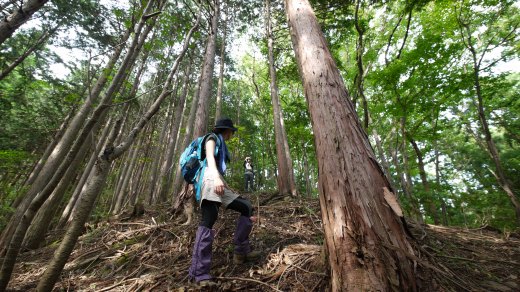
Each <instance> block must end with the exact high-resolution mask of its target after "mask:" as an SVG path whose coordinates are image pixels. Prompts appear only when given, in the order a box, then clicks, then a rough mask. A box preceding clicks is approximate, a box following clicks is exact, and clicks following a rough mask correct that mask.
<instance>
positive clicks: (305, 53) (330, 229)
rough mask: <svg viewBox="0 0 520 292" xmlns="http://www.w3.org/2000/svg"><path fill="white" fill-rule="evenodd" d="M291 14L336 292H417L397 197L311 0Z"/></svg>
mask: <svg viewBox="0 0 520 292" xmlns="http://www.w3.org/2000/svg"><path fill="white" fill-rule="evenodd" d="M285 7H286V13H287V18H288V21H289V27H290V30H291V38H292V42H293V46H294V51H295V54H296V59H297V61H298V67H299V70H300V74H301V76H302V79H303V86H304V91H305V96H306V98H307V103H308V106H309V111H310V114H311V121H312V126H313V130H314V135H315V144H316V154H317V159H318V172H319V193H320V204H321V211H322V216H323V224H324V231H325V240H326V248H327V252H328V256H329V263H330V267H331V279H332V283H331V287H332V291H391V290H394V291H395V290H403V291H407V290H412V291H413V290H416V280H415V277H414V269H413V262H412V260H410V259H409V258H407V255H410V254H413V250H412V248H411V245H410V243H409V241H408V240H409V238H408V236H407V233H406V232H405V228H404V226H403V222H404V220H402V218H400V217H399V216H398V215H397V214H396V213H395V212H394V211H393V210H392V209H391V208H390V207H389V204H387V202H386V201H385V197H386V198H387V200H389V201H392V200H393V201H395V197H394V196H393V194H391V193H390V192H389V191H388V190H389V187H390V184H389V183H388V181H387V179H386V178H385V176H384V173H383V171H382V170H381V168H380V166H379V164H378V163H377V160H376V158H375V156H374V153H373V150H372V148H371V146H370V144H369V141H368V138H367V135H366V133H365V132H364V131H363V128H362V127H361V124H360V122H359V119H358V117H357V115H356V112H355V110H354V107H353V105H352V102H351V101H350V99H349V96H348V93H347V90H346V88H345V85H344V83H343V80H342V79H341V76H340V74H339V71H338V69H337V67H336V64H335V63H334V60H333V59H332V56H331V54H330V52H329V50H328V48H327V44H326V42H325V39H324V37H323V35H322V32H321V28H320V27H319V25H318V22H317V19H316V16H315V15H314V12H313V11H312V8H311V6H310V4H309V2H308V1H307V0H286V1H285ZM394 203H395V202H394ZM396 211H398V210H396Z"/></svg>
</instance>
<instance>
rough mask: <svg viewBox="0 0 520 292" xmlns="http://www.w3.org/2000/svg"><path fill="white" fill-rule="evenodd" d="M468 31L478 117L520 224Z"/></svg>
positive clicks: (519, 212)
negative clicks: (494, 135) (490, 121)
mask: <svg viewBox="0 0 520 292" xmlns="http://www.w3.org/2000/svg"><path fill="white" fill-rule="evenodd" d="M464 27H465V28H466V31H467V44H466V45H467V47H468V49H469V51H470V52H471V56H472V58H473V78H474V79H473V83H474V88H475V94H476V98H477V109H478V118H479V121H480V127H481V128H482V132H483V133H484V139H485V140H486V146H487V150H488V151H489V154H490V155H491V158H492V160H493V163H494V164H495V169H496V174H494V175H495V177H496V179H497V182H498V185H499V186H500V187H501V188H502V189H503V190H504V192H505V193H506V195H507V196H508V197H509V199H510V200H511V204H512V205H513V208H514V209H515V214H516V222H517V225H518V226H520V201H519V200H518V197H517V194H515V193H514V191H513V189H512V188H511V185H510V182H509V180H508V178H507V176H506V173H505V172H504V168H503V167H502V162H501V161H500V155H499V153H498V149H497V147H496V145H495V141H494V140H493V137H492V136H491V131H490V130H489V125H488V121H487V117H486V111H485V109H484V101H483V98H482V89H481V85H480V62H479V61H477V52H476V50H475V48H474V45H473V38H472V37H471V32H470V30H469V27H468V25H465V26H464Z"/></svg>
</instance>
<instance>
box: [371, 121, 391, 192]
mask: <svg viewBox="0 0 520 292" xmlns="http://www.w3.org/2000/svg"><path fill="white" fill-rule="evenodd" d="M372 136H373V137H374V141H375V142H376V148H377V152H379V158H380V159H381V164H382V165H383V169H384V170H385V175H386V179H387V180H388V182H389V183H390V186H391V187H392V189H393V190H395V188H394V185H393V183H392V176H391V172H390V165H389V164H388V160H387V159H386V155H385V150H384V149H383V145H382V144H381V138H380V137H379V134H378V133H377V130H376V129H375V128H374V129H373V130H372Z"/></svg>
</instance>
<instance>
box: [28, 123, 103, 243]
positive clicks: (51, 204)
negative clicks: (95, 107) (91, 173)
mask: <svg viewBox="0 0 520 292" xmlns="http://www.w3.org/2000/svg"><path fill="white" fill-rule="evenodd" d="M110 126H111V122H110V121H109V122H108V123H107V125H106V126H105V129H104V131H103V133H102V134H101V135H102V137H101V138H102V139H101V140H100V141H104V139H106V136H107V135H108V130H109V129H110ZM93 132H95V131H93ZM91 140H94V137H93V135H92V133H91ZM93 142H94V141H92V143H93ZM92 143H89V142H87V143H83V146H82V147H81V149H80V150H79V152H78V154H76V157H75V158H74V160H73V161H72V163H71V164H70V166H69V168H68V169H67V171H66V172H65V175H64V176H63V178H62V179H61V181H60V183H59V184H58V186H57V187H56V189H55V190H54V192H53V193H52V195H51V196H50V197H49V199H48V200H47V201H45V203H44V204H43V205H42V207H41V208H40V210H39V211H38V213H37V214H36V216H35V218H34V220H33V222H32V223H31V226H30V227H29V230H28V231H27V235H26V237H25V244H24V246H25V247H26V248H28V249H36V248H38V247H40V246H41V244H42V243H43V242H44V240H45V233H46V232H47V230H48V228H49V226H50V224H51V221H52V217H53V216H54V214H55V213H56V210H57V209H58V208H59V205H60V203H61V201H62V200H63V196H64V195H65V192H66V190H67V188H68V187H69V185H70V184H71V183H72V182H73V180H74V178H75V177H76V176H77V174H78V171H79V169H80V164H81V163H82V162H83V160H84V159H85V156H87V153H88V151H89V149H90V145H92ZM93 152H94V153H96V149H94V151H93Z"/></svg>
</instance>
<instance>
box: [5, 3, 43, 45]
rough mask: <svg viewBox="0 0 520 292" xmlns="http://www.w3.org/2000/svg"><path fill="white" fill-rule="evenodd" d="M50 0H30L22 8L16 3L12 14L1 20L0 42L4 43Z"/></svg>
mask: <svg viewBox="0 0 520 292" xmlns="http://www.w3.org/2000/svg"><path fill="white" fill-rule="evenodd" d="M48 1H49V0H29V1H26V2H25V3H24V4H23V6H22V7H20V8H18V5H15V9H14V11H13V12H12V13H11V15H9V16H7V17H6V18H4V19H3V20H2V21H0V44H3V43H4V42H5V40H6V39H8V38H9V37H11V35H12V34H13V33H14V32H15V31H16V30H17V29H18V28H19V27H20V26H21V25H22V24H24V23H25V22H27V20H29V19H30V18H31V16H32V15H33V14H34V13H35V12H36V11H38V10H39V9H40V8H42V6H43V5H45V3H47V2H48ZM22 3H23V2H22Z"/></svg>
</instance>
